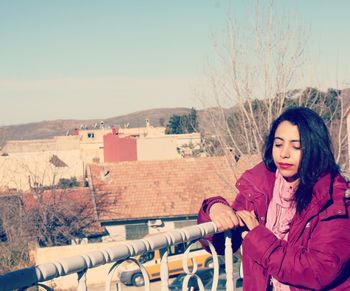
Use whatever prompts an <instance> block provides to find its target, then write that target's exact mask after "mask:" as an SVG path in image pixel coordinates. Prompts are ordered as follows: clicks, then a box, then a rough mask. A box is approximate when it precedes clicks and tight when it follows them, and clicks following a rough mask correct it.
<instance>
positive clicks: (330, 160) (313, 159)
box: [263, 107, 339, 214]
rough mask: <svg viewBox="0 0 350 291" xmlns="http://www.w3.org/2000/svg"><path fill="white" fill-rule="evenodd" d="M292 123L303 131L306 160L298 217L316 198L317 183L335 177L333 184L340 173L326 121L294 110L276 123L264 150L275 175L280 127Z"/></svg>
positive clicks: (298, 196) (297, 200)
mask: <svg viewBox="0 0 350 291" xmlns="http://www.w3.org/2000/svg"><path fill="white" fill-rule="evenodd" d="M283 121H289V122H290V123H292V124H293V125H296V126H297V127H298V130H299V135H300V143H301V151H302V157H301V162H300V165H299V170H298V175H299V177H300V184H299V187H298V190H297V191H296V193H295V194H294V202H295V205H296V210H297V213H299V214H300V213H301V212H302V210H303V209H305V208H306V207H307V206H308V205H309V203H310V201H311V198H312V189H313V187H314V185H315V183H316V182H317V180H318V179H319V178H320V177H321V176H323V175H325V174H331V177H332V180H333V178H334V177H335V176H336V175H337V174H338V173H339V167H338V165H337V163H336V161H335V159H334V154H333V150H332V142H331V138H330V136H329V132H328V129H327V126H326V124H325V123H324V121H323V119H322V118H321V117H320V116H319V115H318V114H317V113H316V112H314V111H312V110H311V109H309V108H306V107H292V108H288V109H287V110H286V111H284V112H283V113H282V114H281V115H280V116H279V117H278V118H277V119H276V120H275V121H274V122H273V123H272V126H271V129H270V132H269V134H268V135H267V137H266V140H265V144H264V148H263V161H264V163H265V166H266V167H267V168H268V169H269V170H270V171H273V172H275V171H276V165H275V163H274V161H273V157H272V148H273V144H274V139H275V132H276V129H277V127H278V126H279V124H280V123H281V122H283Z"/></svg>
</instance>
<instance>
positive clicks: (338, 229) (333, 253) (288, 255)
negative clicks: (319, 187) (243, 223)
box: [243, 217, 350, 290]
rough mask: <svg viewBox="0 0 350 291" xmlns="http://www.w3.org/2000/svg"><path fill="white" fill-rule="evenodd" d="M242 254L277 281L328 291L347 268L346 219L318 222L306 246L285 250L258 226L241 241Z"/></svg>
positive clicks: (349, 225)
mask: <svg viewBox="0 0 350 291" xmlns="http://www.w3.org/2000/svg"><path fill="white" fill-rule="evenodd" d="M243 252H244V254H245V255H246V256H249V257H250V258H251V259H253V260H254V261H255V262H257V263H258V264H259V265H261V266H262V267H263V268H265V269H266V270H267V272H268V273H269V274H271V275H272V276H273V277H274V278H276V279H277V280H278V281H280V282H282V283H285V284H290V285H294V286H298V287H304V288H310V289H316V290H319V289H322V288H327V290H328V288H330V286H332V285H333V284H336V280H337V279H339V278H340V277H341V276H342V275H344V273H345V272H348V271H346V269H347V268H348V267H349V258H350V223H349V218H348V217H338V218H336V219H331V220H326V221H320V222H319V223H318V225H317V226H316V227H315V229H314V230H313V232H312V233H311V236H310V240H309V244H308V246H307V247H303V246H289V245H288V242H286V241H283V240H279V239H277V238H276V237H275V235H274V234H273V233H272V232H271V231H270V230H268V229H267V228H266V227H265V226H263V225H259V226H258V227H256V228H255V229H253V230H252V231H250V232H249V233H248V235H247V236H246V237H245V239H244V241H243Z"/></svg>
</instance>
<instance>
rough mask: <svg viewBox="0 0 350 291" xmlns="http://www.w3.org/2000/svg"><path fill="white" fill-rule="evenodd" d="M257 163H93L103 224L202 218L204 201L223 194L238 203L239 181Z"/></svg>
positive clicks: (221, 160) (221, 159) (215, 159)
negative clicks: (126, 221)
mask: <svg viewBox="0 0 350 291" xmlns="http://www.w3.org/2000/svg"><path fill="white" fill-rule="evenodd" d="M252 161H256V158H255V160H254V159H252V158H249V159H247V160H245V159H244V158H243V159H241V161H240V162H239V163H238V164H236V165H235V166H234V167H233V166H232V164H233V163H230V162H229V161H228V160H227V159H226V158H225V157H210V158H186V159H178V160H168V161H132V162H121V163H115V164H102V165H97V164H91V165H90V170H91V176H92V182H93V186H94V188H95V192H96V201H97V203H98V201H99V200H101V197H103V196H104V198H103V200H108V202H109V203H108V204H106V205H108V206H106V207H107V208H108V209H105V211H104V213H101V212H99V219H100V220H102V221H107V220H118V219H135V218H146V217H147V218H148V217H164V216H179V215H193V214H197V212H198V209H199V208H200V206H201V203H202V201H203V199H205V198H207V197H212V196H217V195H221V196H223V197H225V198H226V199H227V200H228V201H230V202H231V201H233V199H234V197H235V193H236V189H235V187H234V185H235V182H236V178H237V177H239V176H240V175H241V174H242V172H243V171H245V170H247V169H248V168H250V167H251V166H252V165H253V164H250V163H249V162H252Z"/></svg>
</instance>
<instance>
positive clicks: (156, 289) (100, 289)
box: [88, 281, 161, 291]
mask: <svg viewBox="0 0 350 291" xmlns="http://www.w3.org/2000/svg"><path fill="white" fill-rule="evenodd" d="M88 290H89V291H104V290H105V286H104V285H101V286H91V287H88ZM111 290H112V291H113V290H117V288H114V289H111ZM124 290H127V291H143V290H145V287H144V286H142V287H135V286H125V285H123V284H122V289H121V290H118V291H124ZM151 290H152V291H160V290H161V282H160V281H155V282H151Z"/></svg>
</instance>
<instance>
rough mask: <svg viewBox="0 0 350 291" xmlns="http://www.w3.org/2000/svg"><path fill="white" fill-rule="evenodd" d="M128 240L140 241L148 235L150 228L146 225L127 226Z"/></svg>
mask: <svg viewBox="0 0 350 291" xmlns="http://www.w3.org/2000/svg"><path fill="white" fill-rule="evenodd" d="M125 233H126V239H127V240H130V239H140V238H143V237H145V236H146V235H147V234H148V226H147V224H146V223H144V224H129V225H125Z"/></svg>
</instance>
